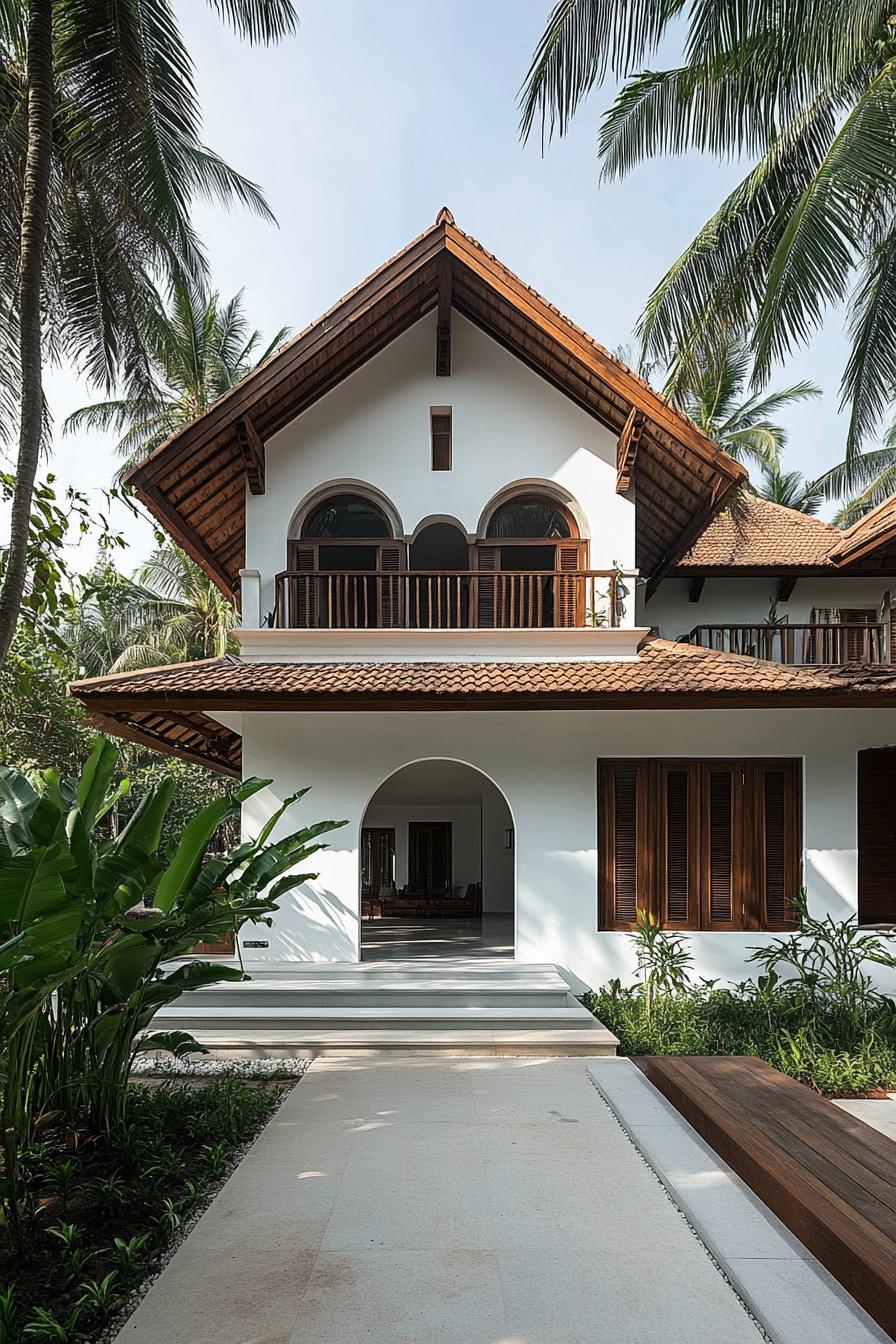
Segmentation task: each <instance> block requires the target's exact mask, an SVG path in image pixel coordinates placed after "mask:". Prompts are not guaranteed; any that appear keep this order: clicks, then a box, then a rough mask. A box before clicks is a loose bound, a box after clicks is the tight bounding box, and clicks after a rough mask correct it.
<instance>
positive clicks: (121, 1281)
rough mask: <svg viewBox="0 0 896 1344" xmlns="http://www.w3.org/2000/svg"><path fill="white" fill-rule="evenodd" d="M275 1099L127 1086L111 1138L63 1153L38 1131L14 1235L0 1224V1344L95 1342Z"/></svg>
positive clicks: (239, 1087) (59, 1142)
mask: <svg viewBox="0 0 896 1344" xmlns="http://www.w3.org/2000/svg"><path fill="white" fill-rule="evenodd" d="M282 1094H283V1087H282V1086H278V1085H275V1084H264V1085H262V1086H249V1085H247V1084H246V1083H243V1082H239V1081H236V1080H234V1079H225V1080H217V1079H216V1080H214V1081H211V1082H208V1083H205V1084H203V1085H202V1086H193V1085H190V1084H189V1083H183V1082H178V1083H175V1082H165V1083H163V1084H161V1085H157V1084H150V1085H145V1084H144V1085H140V1084H132V1085H131V1086H130V1087H129V1089H128V1107H127V1119H126V1121H125V1122H124V1123H123V1124H122V1125H121V1126H120V1128H118V1129H116V1131H115V1132H114V1133H111V1134H106V1135H101V1136H99V1137H97V1138H96V1139H95V1140H93V1141H91V1142H89V1143H84V1144H82V1145H80V1146H79V1147H77V1148H75V1149H74V1150H73V1151H69V1150H68V1147H67V1138H68V1137H69V1136H68V1135H67V1134H66V1132H65V1131H64V1130H63V1129H61V1128H52V1127H48V1128H46V1129H45V1130H44V1132H43V1133H42V1135H41V1138H40V1141H39V1142H36V1143H35V1144H34V1145H33V1146H32V1147H31V1148H29V1149H27V1150H26V1151H24V1152H23V1153H22V1154H21V1161H20V1167H21V1183H22V1195H21V1213H22V1226H21V1229H20V1233H21V1235H20V1236H19V1237H18V1238H17V1239H16V1240H15V1241H13V1239H12V1238H11V1237H10V1236H9V1229H8V1228H7V1229H4V1228H2V1227H0V1281H5V1282H7V1283H9V1284H10V1285H11V1286H10V1287H8V1288H7V1289H5V1290H4V1291H3V1292H0V1344H13V1341H19V1340H29V1341H31V1340H48V1341H76V1340H84V1341H88V1340H93V1339H96V1338H97V1337H98V1336H99V1335H100V1334H101V1333H102V1332H103V1331H104V1329H105V1327H106V1325H107V1322H108V1321H109V1319H110V1318H111V1317H112V1316H114V1315H115V1313H116V1312H117V1311H119V1310H120V1308H121V1307H122V1305H123V1304H124V1302H125V1301H126V1300H127V1298H128V1296H129V1294H130V1293H131V1292H132V1291H133V1290H134V1288H136V1287H137V1286H138V1285H139V1284H140V1283H141V1282H142V1281H143V1279H144V1278H145V1277H146V1276H147V1274H148V1273H149V1272H150V1271H151V1269H152V1268H153V1266H154V1264H155V1263H156V1262H157V1261H158V1259H159V1257H160V1256H161V1255H162V1253H163V1252H164V1250H165V1247H166V1245H167V1244H168V1243H169V1242H170V1240H171V1238H172V1236H174V1235H175V1234H176V1233H177V1232H178V1230H179V1229H180V1228H181V1227H182V1226H183V1224H184V1223H185V1222H186V1221H187V1220H188V1219H189V1218H190V1217H191V1215H192V1214H194V1213H195V1212H196V1211H197V1209H198V1207H199V1206H200V1205H201V1203H202V1202H203V1201H204V1197H205V1196H204V1190H205V1188H207V1187H208V1185H209V1184H210V1183H215V1182H217V1181H219V1180H220V1178H221V1176H222V1175H223V1174H225V1172H226V1170H227V1168H228V1167H229V1166H230V1165H231V1164H232V1162H233V1160H234V1157H235V1155H236V1153H237V1150H238V1149H239V1148H240V1147H241V1146H242V1145H243V1144H244V1143H246V1142H247V1141H248V1140H250V1139H251V1138H253V1137H254V1136H255V1134H256V1133H257V1132H258V1131H259V1129H261V1127H262V1126H263V1125H264V1124H266V1123H267V1121H268V1120H269V1118H270V1117H271V1115H272V1114H273V1112H274V1110H275V1108H276V1106H277V1105H278V1103H279V1101H280V1098H281V1096H282ZM62 1167H64V1168H65V1169H66V1171H65V1179H64V1181H63V1182H61V1181H60V1168H62ZM63 1184H64V1186H65V1196H64V1198H63V1195H62V1192H61V1186H62V1185H63ZM4 1233H5V1234H6V1235H4ZM60 1251H62V1252H63V1254H60Z"/></svg>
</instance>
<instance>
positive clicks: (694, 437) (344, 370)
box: [127, 210, 746, 593]
mask: <svg viewBox="0 0 896 1344" xmlns="http://www.w3.org/2000/svg"><path fill="white" fill-rule="evenodd" d="M440 277H441V283H442V284H443V285H445V284H446V282H450V285H451V303H452V305H453V307H454V308H456V309H457V310H458V311H459V312H460V313H462V314H463V315H464V316H465V317H467V318H469V320H470V321H472V322H474V323H476V325H477V326H479V327H481V328H482V330H484V331H485V332H487V333H488V335H489V336H491V337H492V338H493V339H494V340H496V341H498V342H500V344H502V345H504V346H505V347H506V348H507V349H509V350H511V351H512V352H513V353H514V354H515V355H516V356H517V357H518V358H519V359H521V360H522V361H523V362H524V363H526V364H527V365H529V367H531V368H532V369H534V370H535V371H536V372H538V373H539V374H540V375H541V376H542V377H544V378H545V379H547V380H548V381H549V382H550V383H552V384H553V385H554V386H555V387H558V388H559V389H560V390H561V391H563V392H564V393H565V394H566V395H567V396H569V397H571V398H572V400H574V401H575V402H577V404H578V405H580V406H582V407H583V408H584V409H585V410H586V411H588V413H589V414H591V415H593V416H594V417H595V419H597V420H598V421H600V423H601V424H603V425H605V426H606V427H607V428H609V429H610V430H611V431H612V432H613V433H614V434H616V435H619V434H620V433H621V432H622V430H623V427H624V425H625V422H626V420H627V418H628V416H629V414H630V412H631V411H632V409H633V408H635V409H637V410H639V411H640V412H642V413H643V415H644V424H643V430H642V433H641V436H640V440H639V444H638V451H637V455H636V458H635V461H634V465H633V469H632V489H633V492H634V497H635V501H636V507H637V511H638V512H637V518H638V525H637V554H636V563H637V565H638V567H639V568H640V569H641V571H642V573H643V574H644V575H645V576H647V577H648V578H649V579H651V580H652V581H653V583H654V584H655V583H656V581H657V579H658V578H659V577H660V576H661V574H663V573H665V572H666V570H667V569H668V568H669V566H670V565H672V564H673V563H674V562H675V560H676V559H677V558H678V557H679V556H681V555H682V554H683V553H684V552H685V551H686V550H687V548H688V546H689V545H690V544H691V542H692V541H693V540H694V537H695V536H696V535H697V534H698V533H699V531H700V530H701V529H702V527H704V526H705V524H706V522H707V521H708V519H709V518H710V517H711V516H712V514H713V513H714V512H715V510H716V509H717V508H719V507H721V505H722V504H723V503H724V501H725V500H726V498H728V496H729V495H730V493H731V491H732V490H733V489H734V488H735V487H736V486H737V484H738V483H739V482H740V481H741V480H742V479H743V478H744V476H745V474H746V473H745V472H744V470H743V468H742V467H740V466H739V465H738V464H737V463H736V462H734V461H732V459H731V458H729V457H728V456H727V455H726V454H725V453H723V452H722V451H721V450H720V449H719V448H718V447H717V446H716V445H715V444H714V443H713V442H712V441H711V440H710V439H708V438H707V437H706V436H705V435H704V434H702V433H701V432H700V431H699V430H698V429H697V428H696V426H695V425H693V424H692V423H691V421H690V420H688V419H687V418H686V417H685V416H683V415H681V414H680V413H679V412H678V411H676V410H675V409H674V408H673V407H672V406H670V405H669V404H668V403H667V402H666V401H665V400H664V399H663V398H662V397H661V396H659V394H658V393H657V392H655V391H654V390H653V389H652V388H651V387H650V386H649V385H648V384H647V383H645V382H644V381H643V380H642V379H640V378H639V377H638V376H637V375H636V374H635V373H633V372H632V370H631V369H628V368H627V367H626V366H625V365H624V364H622V363H620V361H619V360H617V359H615V358H614V357H613V356H612V355H610V354H609V352H608V351H606V350H604V349H603V347H602V346H599V345H597V344H596V342H594V341H592V340H591V338H590V337H589V336H588V335H587V334H586V333H585V332H583V331H582V330H581V329H580V328H578V327H576V326H575V325H574V324H573V323H572V322H570V321H569V319H568V318H565V317H564V316H563V315H562V314H561V313H559V312H558V311H557V309H556V308H554V307H552V305H551V304H549V303H548V302H547V300H545V299H543V298H542V297H541V296H540V295H539V294H536V293H535V291H534V290H532V289H530V288H529V287H528V286H527V285H525V284H524V283H523V281H521V280H519V279H518V278H517V277H516V276H515V275H513V274H512V272H510V271H508V270H507V268H506V267H505V266H504V265H502V263H501V262H499V261H498V260H497V259H496V258H495V257H493V256H492V255H491V254H490V253H488V252H486V251H485V249H484V248H483V247H482V245H481V244H480V243H478V242H477V241H476V240H475V239H474V238H471V237H470V236H469V235H468V234H466V233H464V232H463V230H461V229H459V228H458V227H457V226H456V225H455V223H454V220H453V218H452V216H451V215H450V213H449V212H448V211H447V210H443V211H440V213H439V217H438V219H437V220H436V223H435V224H434V225H433V226H432V228H430V229H427V231H426V232H425V233H423V234H421V235H420V237H419V238H416V239H415V240H414V241H413V242H412V243H410V244H409V245H408V247H406V248H405V249H404V250H403V251H402V252H400V253H398V255H397V256H395V257H393V258H392V259H391V260H390V261H388V262H386V263H385V265H384V266H381V267H380V269H379V270H378V271H375V272H374V273H373V275H371V276H369V277H368V278H367V279H366V280H364V281H363V282H362V284H360V285H359V286H358V287H357V288H356V289H355V290H353V291H352V292H351V293H350V294H348V295H346V297H345V298H343V299H341V300H340V301H339V303H338V304H336V306H335V307H334V308H332V309H330V311H329V312H328V313H326V314H324V316H323V317H321V318H320V319H318V321H317V322H315V323H313V324H312V326H310V327H308V328H306V330H305V331H303V332H301V333H300V334H299V335H298V336H296V337H295V338H294V339H293V340H292V341H290V342H289V343H288V344H287V345H285V346H284V347H283V348H282V349H281V350H279V351H278V352H277V353H276V354H274V355H272V356H271V358H270V359H268V360H267V361H266V363H265V364H263V365H262V366H261V367H260V368H258V369H256V370H254V372H252V373H250V374H249V375H248V376H247V377H246V378H244V379H243V380H242V382H240V383H239V384H238V385H237V386H236V387H235V388H233V389H232V390H231V391H230V392H228V393H227V394H226V395H225V396H223V397H222V398H221V399H220V400H219V401H218V402H216V403H215V405H214V406H212V407H211V409H210V410H209V411H207V412H206V413H205V415H203V416H201V417H200V418H199V419H197V420H195V421H194V422H193V423H192V424H190V425H188V426H187V427H186V428H185V429H183V430H181V431H180V432H179V433H178V434H176V435H175V436H174V437H173V438H171V439H169V440H168V441H167V442H166V443H164V444H163V445H162V446H161V447H160V448H158V449H157V450H156V452H155V453H153V454H152V456H151V457H150V458H148V459H147V461H146V462H144V463H142V464H141V465H140V466H138V467H136V468H135V469H134V470H132V471H131V473H130V474H129V476H128V478H127V479H128V483H129V484H130V485H131V486H133V488H134V490H135V492H136V493H137V495H138V496H139V497H140V498H141V499H142V500H143V502H144V503H145V504H146V506H147V507H148V508H149V510H150V512H152V513H153V514H154V515H155V516H156V517H157V518H158V520H159V522H161V523H162V525H163V526H164V527H165V528H167V530H168V531H169V532H170V533H171V534H172V536H173V537H174V538H175V540H176V541H178V542H179V543H180V545H181V546H183V547H184V549H185V550H186V551H187V552H188V553H189V554H190V555H192V556H193V558H194V559H195V560H196V561H197V562H198V563H199V564H200V565H201V566H202V567H203V569H204V570H205V571H206V572H207V573H208V574H209V575H210V576H211V577H212V578H213V579H214V580H215V582H216V583H217V584H219V586H220V587H221V588H222V589H223V590H224V591H225V592H228V593H229V592H231V591H232V590H233V589H234V588H235V587H236V585H237V582H238V577H239V570H240V568H241V567H242V565H243V562H244V527H245V495H246V460H245V456H244V454H243V451H242V450H241V447H240V441H239V437H238V433H237V429H236V422H237V421H238V420H240V419H242V418H249V419H250V420H251V423H252V426H253V427H254V430H255V431H256V432H257V434H258V436H259V438H260V439H261V441H262V442H264V440H265V439H267V438H270V437H271V436H272V435H273V434H276V433H277V431H278V430H280V429H282V428H283V427H284V426H285V425H287V424H288V423H289V422H290V421H291V420H294V419H295V418H296V416H298V415H301V413H302V412H303V411H304V410H306V409H307V408H308V407H309V406H311V405H312V404H313V403H314V402H315V401H317V400H318V398H320V397H322V396H324V394H325V393H326V392H329V391H330V390H331V389H332V388H333V387H335V386H336V385H337V384H338V383H339V382H340V381H341V380H342V379H344V378H346V377H348V375H349V374H350V373H353V372H354V371H355V370H356V369H357V368H359V367H360V365H361V364H363V363H365V362H366V361H367V360H368V359H371V358H372V357H373V356H374V355H376V354H377V353H378V352H379V351H380V350H382V349H383V348H384V346H386V345H387V344H388V343H389V342H390V341H392V340H394V339H395V338H396V337H397V336H400V335H401V333H402V332H404V331H406V330H407V329H408V328H409V327H410V326H412V325H413V324H414V323H415V322H417V321H418V320H419V319H420V318H421V317H422V316H423V315H424V314H425V313H426V312H428V311H429V310H430V309H432V308H433V307H434V306H435V305H436V303H437V302H438V296H439V284H440Z"/></svg>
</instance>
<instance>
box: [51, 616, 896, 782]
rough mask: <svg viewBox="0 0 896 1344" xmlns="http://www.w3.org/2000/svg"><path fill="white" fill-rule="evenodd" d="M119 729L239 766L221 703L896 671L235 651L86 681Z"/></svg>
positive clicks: (748, 661) (832, 697)
mask: <svg viewBox="0 0 896 1344" xmlns="http://www.w3.org/2000/svg"><path fill="white" fill-rule="evenodd" d="M70 691H71V694H72V695H74V696H77V698H78V699H79V700H81V701H83V703H84V704H85V706H86V707H87V709H88V710H89V712H90V713H91V715H92V716H93V717H94V718H95V719H96V720H97V722H98V723H99V724H100V725H101V726H102V727H103V728H104V729H105V730H106V731H108V732H110V733H112V734H117V735H119V736H125V737H133V738H135V739H136V740H137V741H145V742H146V743H147V744H148V745H150V746H155V747H157V748H158V749H160V750H167V751H169V752H171V753H173V754H175V755H184V756H186V757H187V759H189V760H195V759H204V761H205V763H206V764H207V765H211V766H213V767H214V768H216V769H219V770H224V771H226V772H228V773H231V774H232V773H237V772H238V770H239V757H240V738H239V736H238V734H237V733H235V732H233V731H232V730H230V729H225V728H223V727H222V725H221V724H219V723H217V722H216V721H215V720H214V719H213V718H211V717H210V715H212V714H213V713H214V712H215V711H216V710H231V711H233V710H242V711H245V712H255V713H258V712H267V711H282V710H319V711H333V710H337V711H338V710H343V711H344V710H371V709H384V710H433V709H444V710H475V709H550V710H557V709H744V708H758V707H763V708H784V707H788V706H789V707H811V708H816V707H840V708H856V707H865V706H879V705H887V706H891V707H893V708H896V668H892V667H880V666H878V667H837V668H825V667H782V666H780V665H778V664H776V663H770V662H764V661H762V660H761V659H758V658H746V657H739V656H737V655H735V654H728V653H717V652H715V651H713V650H710V649H701V648H696V647H693V646H691V645H688V644H676V643H672V642H671V641H668V640H664V639H657V638H650V639H648V640H647V641H646V642H645V643H644V644H643V645H642V646H641V650H640V652H639V655H638V657H637V659H634V660H632V661H630V662H621V661H620V662H563V663H547V662H545V663H541V662H539V663H531V662H507V663H498V662H494V663H461V662H455V663H445V662H418V663H256V662H242V661H241V660H240V659H239V658H236V657H233V656H232V655H228V656H227V657H225V658H216V659H209V660H206V661H203V662H195V663H182V664H179V665H176V666H172V667H157V668H150V669H148V670H146V671H139V672H122V673H119V674H117V675H115V676H109V677H97V678H95V679H94V680H92V681H81V682H75V683H74V684H73V685H72V686H71V687H70Z"/></svg>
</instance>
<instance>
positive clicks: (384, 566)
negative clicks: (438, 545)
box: [376, 541, 404, 630]
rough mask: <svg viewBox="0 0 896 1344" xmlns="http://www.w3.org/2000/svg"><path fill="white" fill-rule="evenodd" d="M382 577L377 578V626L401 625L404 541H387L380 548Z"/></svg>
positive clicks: (395, 626)
mask: <svg viewBox="0 0 896 1344" xmlns="http://www.w3.org/2000/svg"><path fill="white" fill-rule="evenodd" d="M377 567H378V568H379V569H380V570H381V571H382V577H381V578H379V579H377V581H376V582H377V605H378V607H379V610H378V612H377V626H378V627H379V628H380V629H381V630H391V629H395V628H400V627H401V623H402V620H401V616H402V607H403V603H402V600H401V598H402V592H401V577H400V575H401V572H402V570H403V569H404V543H403V542H400V541H385V542H383V543H382V544H381V545H380V548H379V564H378V566H377Z"/></svg>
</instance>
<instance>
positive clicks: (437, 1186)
mask: <svg viewBox="0 0 896 1344" xmlns="http://www.w3.org/2000/svg"><path fill="white" fill-rule="evenodd" d="M587 1065H588V1060H587V1059H551V1060H538V1059H525V1058H516V1059H450V1060H444V1059H443V1060H440V1059H432V1058H400V1059H396V1058H394V1057H393V1058H383V1057H375V1058H368V1059H364V1058H356V1059H351V1058H343V1059H330V1060H320V1061H318V1062H316V1063H315V1064H314V1065H313V1066H312V1068H311V1069H310V1070H309V1072H308V1074H307V1075H306V1076H305V1078H304V1080H303V1081H302V1082H301V1083H299V1084H298V1086H297V1087H296V1088H295V1089H294V1090H293V1092H292V1094H291V1096H290V1097H289V1098H288V1100H287V1101H286V1103H285V1104H284V1106H283V1107H282V1108H281V1110H280V1111H279V1112H278V1115H277V1117H276V1118H275V1120H274V1121H273V1122H272V1123H271V1124H270V1125H269V1126H268V1128H267V1130H266V1131H265V1132H264V1134H262V1136H261V1138H260V1139H259V1140H258V1142H257V1143H256V1144H255V1146H254V1147H253V1149H252V1150H251V1152H250V1153H249V1155H248V1156H247V1157H246V1159H245V1160H244V1161H243V1163H242V1164H241V1166H240V1167H239V1168H238V1170H237V1171H236V1172H235V1173H234V1175H233V1176H232V1177H231V1179H230V1180H229V1181H228V1183H227V1185H226V1186H225V1187H224V1189H223V1190H222V1191H221V1193H220V1194H219V1195H218V1197H217V1199H216V1200H215V1201H214V1203H213V1204H212V1205H211V1207H210V1208H209V1209H208V1211H207V1212H206V1213H205V1215H204V1216H203V1218H202V1219H201V1220H200V1222H199V1224H198V1225H197V1226H196V1228H194V1230H193V1232H192V1233H191V1234H190V1236H189V1237H188V1238H187V1240H186V1242H185V1243H184V1245H183V1246H182V1247H181V1249H180V1250H179V1251H178V1252H177V1254H176V1255H175V1257H174V1259H173V1260H172V1261H171V1263H170V1264H169V1266H168V1267H167V1269H166V1270H165V1271H164V1273H163V1274H162V1275H161V1277H160V1278H159V1279H158V1280H157V1281H156V1283H155V1284H154V1285H153V1287H152V1288H151V1290H150V1292H149V1293H148V1295H147V1297H146V1298H145V1299H144V1301H143V1303H142V1304H141V1306H140V1308H139V1309H138V1311H137V1312H136V1314H135V1315H134V1316H133V1317H132V1318H131V1321H130V1322H129V1323H128V1325H127V1326H125V1328H124V1330H123V1331H122V1332H121V1334H120V1335H119V1337H118V1338H119V1340H120V1341H122V1342H124V1341H127V1344H160V1342H163V1344H355V1341H364V1342H365V1344H430V1342H431V1341H432V1342H433V1344H435V1342H436V1341H438V1344H759V1341H760V1339H761V1336H760V1335H759V1334H758V1332H757V1330H756V1328H755V1327H754V1325H753V1324H752V1322H751V1321H750V1319H749V1317H748V1316H747V1314H746V1313H745V1311H744V1309H743V1308H742V1306H741V1305H740V1303H739V1302H738V1300H737V1298H736V1297H735V1295H734V1293H733V1291H732V1290H731V1288H730V1287H729V1286H728V1284H727V1283H726V1282H725V1280H724V1279H723V1278H722V1277H721V1275H720V1274H719V1273H718V1271H717V1270H716V1269H715V1267H714V1265H713V1264H712V1262H711V1260H710V1259H709V1258H708V1256H707V1255H706V1253H705V1251H704V1250H703V1249H702V1247H701V1246H700V1244H699V1243H698V1242H697V1240H696V1239H695V1238H694V1236H693V1235H692V1233H691V1231H690V1230H689V1228H688V1226H687V1224H686V1223H685V1222H684V1220H683V1219H682V1218H681V1217H680V1216H679V1214H678V1213H677V1211H676V1210H675V1208H674V1206H673V1205H672V1204H671V1203H670V1202H669V1200H668V1198H667V1197H666V1195H665V1193H664V1191H663V1190H662V1188H661V1186H660V1185H659V1183H658V1182H657V1180H656V1178H655V1177H654V1176H653V1174H652V1173H651V1172H650V1171H649V1169H648V1168H647V1167H646V1166H645V1165H644V1163H643V1162H642V1160H641V1159H640V1157H639V1156H638V1155H637V1153H636V1152H635V1150H634V1149H633V1148H632V1146H631V1145H630V1143H629V1142H628V1140H627V1139H626V1137H625V1135H624V1134H623V1132H622V1130H621V1129H620V1128H619V1126H618V1124H617V1122H616V1120H615V1118H614V1117H613V1115H612V1113H611V1112H610V1110H609V1109H608V1107H607V1106H606V1105H605V1103H604V1102H603V1100H602V1099H601V1097H600V1096H599V1095H598V1093H597V1091H596V1090H595V1088H594V1086H593V1084H592V1083H591V1082H590V1080H589V1078H588V1074H587Z"/></svg>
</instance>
